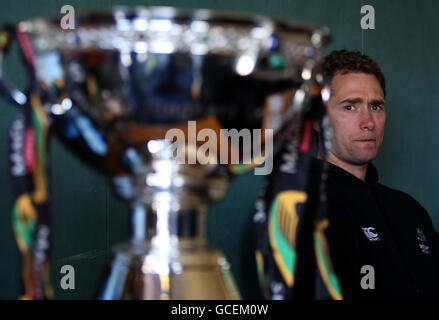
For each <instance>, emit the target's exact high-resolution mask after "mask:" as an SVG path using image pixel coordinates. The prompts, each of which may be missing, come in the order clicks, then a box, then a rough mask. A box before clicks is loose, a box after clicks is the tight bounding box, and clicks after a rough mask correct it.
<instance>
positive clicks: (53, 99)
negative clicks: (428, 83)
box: [1, 7, 329, 299]
mask: <svg viewBox="0 0 439 320" xmlns="http://www.w3.org/2000/svg"><path fill="white" fill-rule="evenodd" d="M5 30H6V29H5ZM9 30H12V31H11V34H12V35H17V38H18V39H19V42H20V47H21V50H22V53H23V56H24V58H25V61H26V63H27V65H28V66H29V68H30V71H31V72H30V73H31V80H32V83H31V88H30V90H31V92H35V93H37V96H38V98H39V99H40V101H41V104H42V106H43V107H44V110H45V112H46V113H47V114H48V115H49V118H50V121H51V123H52V127H53V128H54V131H56V132H57V133H58V134H59V135H60V136H61V137H63V138H64V139H65V141H67V143H68V144H69V146H71V147H72V148H74V149H75V150H76V151H78V153H77V154H78V156H81V157H85V158H87V159H88V160H90V161H91V162H92V163H93V164H94V165H96V166H97V167H98V168H105V170H106V171H107V172H108V173H109V174H111V176H112V177H113V181H114V186H115V189H116V191H117V193H118V194H119V195H120V196H121V197H123V198H124V199H126V201H127V202H128V203H129V204H130V206H131V208H132V239H131V241H130V242H129V243H128V244H126V245H122V246H120V247H119V248H118V250H117V252H116V256H115V259H114V261H113V263H112V266H111V271H110V274H109V276H108V279H107V281H106V282H105V285H104V287H103V288H102V291H101V295H100V298H101V299H238V298H240V295H239V293H238V291H237V289H236V288H235V285H234V280H233V278H232V277H231V275H230V270H229V264H228V263H227V261H226V259H225V257H224V256H223V255H222V253H221V252H220V251H217V250H212V249H209V248H208V247H207V243H206V242H207V241H206V236H205V219H206V208H207V205H208V203H209V202H211V201H214V200H219V199H221V198H222V197H223V196H224V195H225V193H226V189H227V183H228V179H229V178H230V177H233V176H234V175H236V174H239V173H242V172H248V171H249V170H250V169H252V168H253V167H255V164H261V162H258V161H257V158H258V157H259V158H261V157H262V158H263V159H265V160H266V161H268V160H267V159H268V158H269V157H272V155H273V152H275V151H276V148H277V144H278V142H279V141H281V140H282V138H283V139H285V138H287V139H288V138H291V135H294V132H295V129H294V128H295V126H294V124H297V122H300V114H301V112H302V111H303V109H304V108H305V106H306V104H307V102H308V100H309V99H310V98H311V97H312V95H313V94H314V95H315V94H320V88H321V86H320V84H321V82H322V79H320V78H321V76H320V75H319V70H318V68H319V66H320V59H321V57H322V49H323V46H324V45H325V44H326V43H327V41H328V37H329V36H328V34H327V32H326V31H324V30H321V29H316V28H313V27H312V26H309V25H305V24H298V23H292V22H288V21H280V20H274V19H270V18H267V17H263V16H256V15H245V14H233V13H221V12H215V11H208V10H192V11H191V10H189V11H187V10H177V9H174V8H170V7H153V8H134V9H132V8H131V9H127V8H116V9H115V10H114V11H112V12H109V13H96V14H94V13H86V14H84V15H81V16H77V17H76V21H75V29H74V30H62V29H61V28H60V26H59V21H58V20H48V19H34V20H30V21H25V22H22V23H20V24H18V25H17V26H16V27H13V28H12V29H9ZM5 48H6V46H3V54H4V52H5ZM1 89H2V90H3V92H4V93H5V94H6V95H7V96H8V97H9V98H10V99H11V100H12V101H14V102H15V103H17V104H23V103H25V101H26V100H27V99H29V96H30V95H29V94H28V95H24V94H23V93H21V92H20V91H18V90H17V89H15V88H13V87H12V86H9V85H8V84H7V82H6V79H4V77H2V79H1ZM316 90H317V91H316ZM316 92H317V93H316ZM233 129H236V130H237V131H234V132H243V131H242V130H253V131H254V132H257V130H261V129H262V130H271V131H270V132H271V133H272V135H271V136H267V135H265V136H264V135H263V137H262V138H261V139H259V141H257V142H258V143H255V141H256V140H257V139H254V137H253V140H254V141H253V144H251V143H241V144H239V141H238V140H239V139H238V140H236V139H235V143H234V142H233V141H231V140H233V137H232V136H231V134H229V136H227V135H226V134H225V131H224V130H226V133H227V132H228V133H231V132H232V130H233ZM172 130H173V131H172ZM227 130H228V131H227ZM170 132H171V133H172V132H174V133H182V134H183V136H184V141H183V143H180V144H178V146H177V147H178V148H180V149H179V150H180V151H181V150H183V151H184V152H178V151H179V150H176V148H175V146H176V139H175V138H176V135H174V136H173V137H174V139H173V140H170V139H168V137H169V133H170ZM209 134H213V135H215V137H216V138H217V139H215V140H216V141H210V139H211V138H209V142H210V145H209V146H210V150H209V151H210V152H209V155H208V156H206V157H205V159H204V160H205V161H200V154H202V155H205V152H204V151H205V150H204V149H203V146H204V147H205V145H204V144H203V143H204V142H205V141H206V140H205V138H206V135H209ZM273 136H274V141H275V144H274V145H273V144H272V143H269V140H271V139H273ZM191 137H192V138H193V137H197V138H198V137H204V138H200V139H195V141H194V139H191ZM209 137H210V136H209ZM236 141H238V143H236ZM271 141H272V140H271ZM180 142H181V141H180ZM256 144H259V146H256ZM256 149H258V152H256V151H255V150H256ZM203 150H204V151H203ZM176 151H177V152H176ZM234 152H235V153H236V154H238V158H239V159H240V160H239V161H232V160H233V159H232V158H233V153H234ZM176 153H177V155H176ZM246 157H250V158H251V163H250V162H247V164H243V163H242V162H243V159H244V158H246ZM190 159H196V161H192V162H191V161H190ZM249 163H250V164H249ZM267 173H269V172H267Z"/></svg>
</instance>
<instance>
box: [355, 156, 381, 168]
mask: <svg viewBox="0 0 439 320" xmlns="http://www.w3.org/2000/svg"><path fill="white" fill-rule="evenodd" d="M375 158H376V154H373V155H359V156H357V157H354V158H353V159H351V160H352V161H351V163H352V164H355V165H358V166H362V165H366V164H369V163H370V162H372V161H373V160H374V159H375Z"/></svg>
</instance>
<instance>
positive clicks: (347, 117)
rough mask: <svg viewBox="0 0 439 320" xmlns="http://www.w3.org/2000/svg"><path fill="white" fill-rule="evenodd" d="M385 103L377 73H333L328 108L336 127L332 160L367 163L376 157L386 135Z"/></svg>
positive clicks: (330, 117) (350, 163)
mask: <svg viewBox="0 0 439 320" xmlns="http://www.w3.org/2000/svg"><path fill="white" fill-rule="evenodd" d="M384 104H385V103H384V93H383V90H382V88H381V86H380V84H379V82H378V80H377V79H376V77H375V76H374V75H371V74H365V73H347V74H337V75H335V76H334V77H333V79H332V83H331V97H330V99H329V101H328V108H327V109H328V115H329V119H330V122H331V130H332V146H331V150H330V152H329V159H328V160H329V161H330V162H333V163H335V164H337V163H340V162H342V163H345V164H349V165H364V164H367V163H369V162H370V161H372V160H373V159H374V158H375V157H376V155H377V152H378V150H379V148H380V146H381V143H382V142H383V137H384V126H385V123H386V113H385V109H384V107H385V106H384Z"/></svg>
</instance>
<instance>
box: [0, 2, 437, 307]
mask: <svg viewBox="0 0 439 320" xmlns="http://www.w3.org/2000/svg"><path fill="white" fill-rule="evenodd" d="M66 4H68V5H72V6H73V7H74V8H75V11H76V13H78V12H79V11H83V10H91V9H93V10H105V9H109V8H111V7H112V6H114V5H119V4H123V5H145V6H149V5H169V6H175V7H181V8H207V9H218V10H231V11H239V12H248V13H257V14H264V15H269V16H272V17H278V18H286V19H293V20H299V21H305V22H310V23H312V24H315V25H317V26H326V27H328V28H329V29H330V31H331V33H332V36H333V41H332V43H331V44H330V46H329V47H328V48H327V52H328V53H329V51H331V50H333V49H342V48H346V49H349V50H356V51H361V52H363V53H365V54H368V55H370V56H371V57H372V58H373V59H375V60H376V61H377V62H378V63H379V64H380V65H381V67H382V70H383V72H384V74H385V76H386V80H387V99H386V100H387V103H386V104H387V127H386V133H385V139H384V143H383V146H382V149H381V152H380V154H379V156H378V158H377V159H376V160H375V161H374V163H375V165H376V166H377V168H378V171H379V174H380V181H381V183H383V184H385V185H388V186H390V187H393V188H396V189H399V190H402V191H405V192H407V193H409V194H410V195H412V196H413V197H414V198H415V199H416V200H418V201H419V202H420V203H421V204H422V205H423V206H424V207H425V208H426V209H427V211H428V212H429V214H430V216H431V218H432V221H433V224H434V226H435V228H436V230H439V197H438V196H437V193H438V190H439V166H437V165H436V162H437V161H439V147H438V145H437V140H436V138H437V133H436V131H435V130H436V129H437V127H438V123H437V122H438V120H439V90H438V89H437V85H438V84H439V79H438V72H439V59H437V54H438V52H439V24H438V22H437V21H438V15H439V1H436V0H421V1H419V0H417V1H416V0H404V1H400V0H331V1H329V0H221V1H218V0H184V1H183V0H174V1H158V0H157V1H148V0H143V1H128V0H118V1H114V0H69V1H67V0H56V1H52V0H51V1H49V0H20V1H17V0H2V1H1V2H0V26H2V25H4V24H5V23H17V22H19V21H22V20H26V19H30V18H34V17H37V16H43V17H59V18H60V19H61V17H62V16H63V15H62V14H61V13H60V9H61V7H62V6H64V5H66ZM364 5H371V6H373V7H374V9H375V29H374V30H370V29H369V30H362V28H361V26H360V21H361V18H362V17H363V15H362V14H361V12H360V11H361V7H362V6H364ZM20 59H21V58H20V56H19V52H18V46H17V45H16V44H15V45H14V46H13V48H12V50H11V52H10V54H9V56H8V58H7V60H6V62H5V69H6V72H7V73H8V74H9V75H10V78H11V80H12V81H13V82H14V83H17V84H18V85H19V87H20V88H25V86H26V73H25V69H24V67H23V64H22V63H21V60H20ZM18 111H19V110H18V108H17V107H15V106H14V105H12V104H9V103H7V102H5V101H4V100H2V99H0V179H1V180H0V181H1V183H0V299H16V298H17V297H18V295H19V279H20V269H19V253H18V250H17V247H16V244H15V239H14V236H13V231H12V223H11V207H12V195H11V190H10V180H9V169H8V139H7V137H8V130H9V127H10V124H11V122H12V120H13V119H14V118H15V116H16V114H17V112H18ZM50 143H51V153H50V163H51V179H50V182H51V187H52V190H53V193H52V197H53V198H52V217H53V218H52V225H53V231H52V232H53V243H52V257H51V261H52V262H51V267H52V283H53V285H54V289H55V299H95V298H97V292H98V287H99V284H100V283H101V280H102V277H103V275H104V272H105V270H106V267H107V266H108V264H109V262H110V261H111V257H112V249H113V246H114V245H115V244H117V243H120V242H124V241H127V240H128V239H129V231H130V220H129V214H128V213H129V212H128V209H127V207H126V205H125V204H124V203H123V202H122V201H121V200H119V199H118V198H117V197H116V196H115V195H114V193H113V192H112V190H111V187H110V181H109V178H108V177H106V176H104V175H103V174H101V173H99V172H96V171H95V170H93V169H92V168H91V167H90V166H88V165H86V164H85V163H83V162H81V161H80V160H79V159H78V158H77V157H75V156H74V154H73V153H72V152H71V151H69V150H68V149H67V148H66V147H65V146H64V145H63V144H62V143H61V142H60V141H59V140H58V138H56V137H54V136H53V137H52V138H51V141H50ZM263 179H264V177H263V176H255V175H253V174H252V173H250V174H248V175H246V176H243V177H241V178H240V179H238V180H235V181H233V182H232V185H231V187H230V189H229V191H228V193H227V196H226V198H225V199H223V200H222V201H221V202H219V203H216V204H214V205H212V206H211V208H210V210H209V212H208V240H209V244H210V246H212V247H214V248H220V249H222V250H223V252H224V253H225V255H226V257H227V258H228V260H229V261H230V263H231V265H232V272H233V274H234V276H235V279H236V281H237V284H238V287H239V289H240V291H241V293H242V296H243V298H246V299H257V298H259V297H260V294H259V289H258V286H257V284H256V279H257V278H256V271H255V263H254V254H253V252H254V251H253V249H254V244H253V239H254V231H253V223H252V211H253V202H254V201H255V199H256V197H257V195H258V191H259V188H260V186H261V183H262V181H263ZM66 264H70V265H72V266H73V267H74V268H75V289H74V290H62V289H61V287H60V285H59V283H60V279H61V277H62V276H63V275H62V274H61V273H60V268H61V266H63V265H66Z"/></svg>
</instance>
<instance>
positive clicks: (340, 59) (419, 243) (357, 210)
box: [299, 50, 439, 299]
mask: <svg viewBox="0 0 439 320" xmlns="http://www.w3.org/2000/svg"><path fill="white" fill-rule="evenodd" d="M324 73H325V76H326V78H327V79H328V81H329V84H330V89H331V96H330V99H329V101H328V103H327V113H328V116H329V120H330V128H331V135H332V137H331V148H330V150H329V153H328V159H327V160H328V162H329V171H328V179H327V187H326V189H327V195H328V197H327V199H328V200H327V206H328V215H329V227H328V228H327V230H326V232H327V233H326V235H327V239H328V246H329V252H330V255H331V258H332V264H333V267H334V270H335V273H336V275H337V277H338V280H339V283H340V286H341V291H342V294H343V297H344V298H345V299H368V298H371V299H387V298H390V299H426V298H438V297H439V242H438V237H437V234H436V232H435V231H434V229H433V226H432V223H431V220H430V218H429V216H428V214H427V212H426V211H425V209H424V208H423V207H422V206H421V205H420V204H419V203H418V202H416V200H414V199H413V198H412V197H410V196H409V195H407V194H405V193H403V192H401V191H397V190H393V189H390V188H388V187H385V186H384V185H382V184H380V183H379V182H378V173H377V170H376V168H375V167H374V166H373V165H372V163H371V161H372V160H373V159H374V158H375V157H376V155H377V153H378V151H379V149H380V146H381V144H382V141H383V137H384V127H385V123H386V103H385V95H386V91H385V79H384V76H383V74H382V72H381V70H380V68H379V66H378V65H377V64H376V63H375V62H374V61H373V60H372V59H370V58H369V57H368V56H366V55H362V54H360V53H359V52H349V51H346V50H341V51H334V52H332V53H331V54H330V55H329V56H327V57H326V59H325V63H324ZM317 130H318V128H317ZM321 164H322V162H321V160H318V159H313V162H312V165H311V174H310V186H311V188H310V191H309V202H313V201H316V199H318V190H319V189H318V188H316V187H315V186H316V185H318V179H319V177H320V175H319V172H320V170H321ZM299 259H300V258H299Z"/></svg>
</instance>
